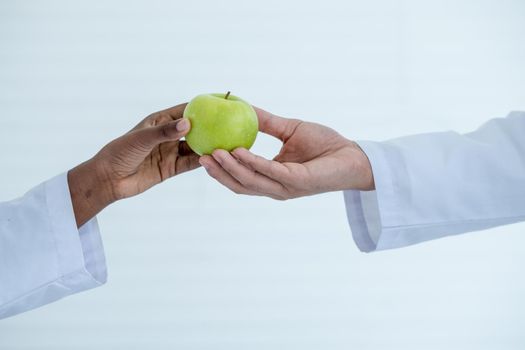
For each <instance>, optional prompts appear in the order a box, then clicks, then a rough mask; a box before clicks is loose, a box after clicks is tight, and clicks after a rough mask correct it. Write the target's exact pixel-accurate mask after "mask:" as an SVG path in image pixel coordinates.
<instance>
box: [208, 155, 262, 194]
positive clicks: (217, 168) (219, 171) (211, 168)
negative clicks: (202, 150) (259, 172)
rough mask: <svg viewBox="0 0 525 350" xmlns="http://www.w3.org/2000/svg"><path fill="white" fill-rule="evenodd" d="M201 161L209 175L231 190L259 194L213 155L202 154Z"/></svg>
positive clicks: (239, 192)
mask: <svg viewBox="0 0 525 350" xmlns="http://www.w3.org/2000/svg"><path fill="white" fill-rule="evenodd" d="M199 163H200V164H201V165H202V166H203V167H204V169H206V172H207V173H208V175H210V176H211V177H213V178H214V179H215V180H217V181H218V182H219V183H221V184H222V185H224V186H225V187H227V188H229V189H230V190H231V191H233V192H234V193H237V194H251V195H255V194H256V195H258V193H253V192H251V191H250V190H248V189H247V188H245V187H244V186H243V185H242V184H241V183H240V182H239V181H237V180H236V179H235V178H234V177H233V176H231V175H230V174H228V173H227V172H226V170H224V169H223V168H222V167H221V165H220V164H219V163H217V161H216V160H215V159H214V158H213V157H212V156H202V157H200V159H199Z"/></svg>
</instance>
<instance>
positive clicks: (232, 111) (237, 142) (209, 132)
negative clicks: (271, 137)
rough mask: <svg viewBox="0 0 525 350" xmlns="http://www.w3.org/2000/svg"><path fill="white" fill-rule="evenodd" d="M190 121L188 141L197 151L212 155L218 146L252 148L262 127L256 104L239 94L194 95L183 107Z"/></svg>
mask: <svg viewBox="0 0 525 350" xmlns="http://www.w3.org/2000/svg"><path fill="white" fill-rule="evenodd" d="M184 118H188V119H189V120H190V122H191V130H190V132H189V133H188V134H187V135H186V142H187V143H188V145H189V146H190V148H191V149H192V150H193V151H194V152H195V153H197V154H199V155H203V154H211V153H212V152H213V151H214V150H216V149H224V150H226V151H228V152H230V151H233V150H234V149H236V148H238V147H244V148H246V149H249V148H250V147H252V145H253V143H254V142H255V137H256V136H257V132H258V130H259V124H258V121H257V114H256V113H255V110H254V109H253V107H252V106H251V105H250V104H249V103H248V102H246V101H244V100H242V99H240V98H239V97H236V96H233V95H230V92H229V91H228V93H227V94H204V95H199V96H197V97H195V98H194V99H193V100H191V101H190V103H188V105H187V106H186V109H185V110H184Z"/></svg>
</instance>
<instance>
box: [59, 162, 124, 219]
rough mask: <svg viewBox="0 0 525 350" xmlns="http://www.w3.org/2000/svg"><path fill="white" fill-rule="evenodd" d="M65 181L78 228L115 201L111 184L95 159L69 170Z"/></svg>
mask: <svg viewBox="0 0 525 350" xmlns="http://www.w3.org/2000/svg"><path fill="white" fill-rule="evenodd" d="M67 179H68V186H69V192H70V195H71V201H72V204H73V210H74V212H75V219H76V222H77V226H78V227H80V226H82V225H83V224H84V223H86V222H87V221H89V220H90V219H91V218H93V217H94V216H95V215H97V214H98V213H99V212H100V211H101V210H102V209H104V208H105V207H107V206H108V205H110V204H111V203H113V202H114V201H115V199H114V195H113V191H112V189H111V183H110V181H108V179H107V178H106V177H105V176H104V175H103V172H101V171H100V169H99V167H98V166H97V162H96V159H95V158H93V159H90V160H88V161H86V162H84V163H82V164H80V165H78V166H76V167H75V168H73V169H71V170H70V171H69V172H68V175H67Z"/></svg>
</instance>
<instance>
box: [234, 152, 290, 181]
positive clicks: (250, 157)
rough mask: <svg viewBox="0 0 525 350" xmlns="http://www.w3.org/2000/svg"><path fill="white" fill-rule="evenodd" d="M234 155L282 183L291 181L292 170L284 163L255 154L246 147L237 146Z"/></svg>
mask: <svg viewBox="0 0 525 350" xmlns="http://www.w3.org/2000/svg"><path fill="white" fill-rule="evenodd" d="M232 155H233V156H234V157H235V158H236V159H237V160H239V161H241V162H242V163H244V164H246V165H247V166H249V167H250V168H251V169H253V170H255V171H256V172H258V173H261V174H262V175H264V176H266V177H268V178H270V179H273V180H275V181H277V182H280V183H282V184H285V183H288V182H290V170H289V169H288V168H287V167H285V166H284V165H283V164H281V163H279V162H276V161H273V160H268V159H265V158H263V157H261V156H258V155H256V154H253V153H252V152H250V151H248V150H247V149H245V148H237V149H235V150H234V151H233V152H232Z"/></svg>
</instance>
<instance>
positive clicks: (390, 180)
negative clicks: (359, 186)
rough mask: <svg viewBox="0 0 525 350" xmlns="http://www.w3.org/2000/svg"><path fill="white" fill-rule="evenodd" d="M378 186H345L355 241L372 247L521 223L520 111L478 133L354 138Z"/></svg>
mask: <svg viewBox="0 0 525 350" xmlns="http://www.w3.org/2000/svg"><path fill="white" fill-rule="evenodd" d="M358 143H359V145H360V147H361V148H362V149H363V151H364V152H365V153H366V155H367V156H368V158H369V160H370V163H371V165H372V171H373V174H374V181H375V186H376V190H375V191H368V192H361V191H344V197H345V204H346V211H347V216H348V221H349V224H350V228H351V230H352V235H353V237H354V240H355V242H356V244H357V246H358V247H359V249H360V250H362V251H365V252H370V251H374V250H381V249H391V248H399V247H404V246H407V245H411V244H415V243H419V242H423V241H428V240H431V239H436V238H440V237H444V236H449V235H455V234H460V233H465V232H470V231H476V230H483V229H487V228H490V227H494V226H500V225H505V224H511V223H515V222H519V221H524V220H525V113H524V112H513V113H511V114H510V115H509V116H507V117H506V118H504V119H493V120H490V121H488V122H487V123H486V124H484V125H483V126H481V127H480V128H479V129H478V130H476V131H474V132H471V133H467V134H463V135H461V134H458V133H455V132H438V133H429V134H422V135H415V136H407V137H402V138H398V139H394V140H390V141H386V142H369V141H363V142H358Z"/></svg>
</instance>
